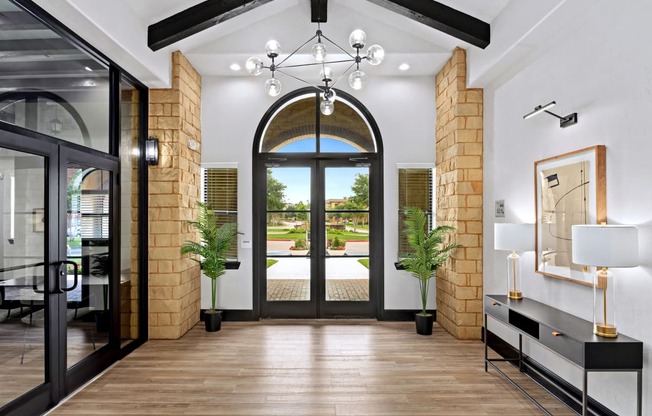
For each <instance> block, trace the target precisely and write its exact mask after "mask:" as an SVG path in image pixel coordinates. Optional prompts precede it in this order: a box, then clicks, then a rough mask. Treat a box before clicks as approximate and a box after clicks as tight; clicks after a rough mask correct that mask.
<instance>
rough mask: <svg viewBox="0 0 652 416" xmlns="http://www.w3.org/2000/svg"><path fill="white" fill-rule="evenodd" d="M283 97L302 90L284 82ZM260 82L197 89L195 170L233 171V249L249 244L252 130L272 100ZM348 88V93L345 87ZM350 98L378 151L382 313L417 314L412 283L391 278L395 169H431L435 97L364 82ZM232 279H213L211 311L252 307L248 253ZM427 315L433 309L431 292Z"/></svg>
mask: <svg viewBox="0 0 652 416" xmlns="http://www.w3.org/2000/svg"><path fill="white" fill-rule="evenodd" d="M281 81H282V82H283V88H284V90H283V93H287V92H290V91H292V90H294V89H297V88H300V87H302V85H301V84H299V83H298V82H293V81H292V80H288V79H287V78H283V79H282V80H281ZM263 83H264V79H263V78H244V77H228V78H227V77H204V78H203V83H202V164H208V163H220V162H221V163H229V162H237V163H238V209H239V214H238V223H239V224H238V228H239V231H241V232H242V233H244V235H240V236H239V241H242V240H249V241H251V240H252V177H251V172H252V171H251V169H252V160H251V159H252V146H253V140H254V135H255V132H256V128H257V127H258V123H259V122H260V120H261V118H262V117H263V115H264V114H265V112H266V111H267V109H268V108H269V107H270V106H271V105H272V104H273V103H274V101H275V100H274V99H272V98H270V97H268V96H267V95H266V94H265V91H264V88H263ZM347 88H348V86H347ZM347 92H349V93H351V94H353V95H354V96H355V97H356V98H357V99H359V100H360V101H361V102H362V103H363V104H364V105H365V106H366V107H367V109H369V111H370V112H371V114H372V115H373V116H374V118H375V120H376V122H377V123H378V127H379V129H380V132H381V135H382V140H383V144H384V181H385V189H384V192H385V258H384V265H385V308H386V309H418V308H419V307H420V300H419V295H418V293H419V292H418V284H417V281H416V279H414V278H412V277H410V276H409V275H408V274H407V273H406V272H402V271H401V272H399V271H396V270H395V268H394V261H396V253H397V251H398V235H397V234H398V216H397V212H398V205H397V203H398V202H397V197H396V195H397V192H398V178H397V167H396V164H397V163H434V161H435V140H434V137H435V92H434V79H433V78H431V77H413V78H409V77H407V78H406V77H401V78H398V77H396V78H393V77H370V78H369V82H368V85H367V86H366V89H364V90H362V91H355V92H352V91H350V90H347ZM239 260H240V261H241V262H242V264H241V266H240V269H239V270H237V271H227V272H226V275H225V276H223V277H222V278H220V279H221V280H220V283H219V287H218V298H219V299H218V304H219V307H220V308H224V309H251V308H252V307H253V294H252V290H253V289H252V287H253V268H252V250H251V249H243V248H240V249H239ZM431 293H433V295H432V299H431V305H429V307H432V308H434V307H435V306H434V290H433V291H432V292H431ZM209 305H210V284H209V282H208V280H207V279H205V278H203V279H202V308H207V307H209Z"/></svg>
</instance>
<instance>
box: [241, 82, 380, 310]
mask: <svg viewBox="0 0 652 416" xmlns="http://www.w3.org/2000/svg"><path fill="white" fill-rule="evenodd" d="M318 93H319V90H316V89H315V88H313V87H306V88H301V89H299V90H296V91H293V92H291V93H289V94H287V95H285V96H284V97H282V98H281V99H279V100H278V101H277V102H276V103H274V104H273V105H272V106H271V107H270V108H269V110H268V111H267V112H266V113H265V115H264V116H263V118H262V119H261V121H260V123H259V125H258V128H257V130H256V136H255V139H254V144H253V155H252V160H253V164H252V167H253V172H252V178H253V187H252V189H253V262H254V264H253V273H254V281H253V299H254V307H253V314H254V317H255V318H259V319H260V318H267V317H278V318H335V317H338V318H341V317H365V318H380V317H382V311H383V310H384V264H383V258H384V255H383V254H384V251H383V250H384V245H383V241H384V232H383V230H384V224H383V221H384V204H383V189H384V188H383V157H382V155H383V146H382V139H381V135H380V130H379V129H378V125H377V124H376V121H375V120H374V118H373V116H372V115H371V113H370V112H369V110H367V108H366V107H365V106H364V105H362V103H360V102H359V101H358V100H357V99H355V98H354V97H353V96H351V95H350V94H348V93H346V92H344V91H340V90H337V96H338V97H341V98H342V99H344V100H345V101H346V102H347V104H349V105H351V106H353V107H355V108H356V109H357V110H358V111H359V112H360V114H361V115H362V117H363V118H364V119H365V121H366V122H367V123H368V125H369V127H370V128H371V130H372V133H373V135H374V139H375V141H376V153H261V152H260V151H259V149H260V144H261V141H262V140H263V134H264V131H265V128H266V127H267V125H268V123H269V122H270V120H271V119H272V117H273V116H274V115H275V114H276V113H277V111H279V110H280V109H281V108H282V107H283V106H284V105H285V104H286V103H288V102H291V101H293V100H295V99H297V98H299V97H302V96H306V97H308V96H310V95H314V96H315V106H316V113H317V117H318V118H319V117H321V113H320V111H319V99H318V98H319V96H318ZM316 137H319V120H317V123H316ZM356 163H363V164H364V165H365V166H368V167H369V188H370V195H369V215H370V218H369V222H370V229H369V232H370V236H373V239H371V238H370V241H369V259H370V263H369V295H370V301H369V303H368V304H367V305H363V304H364V303H366V302H346V301H330V302H327V305H328V306H326V307H320V303H324V302H325V301H324V299H325V293H321V292H320V291H319V286H321V285H319V284H313V283H312V281H311V297H310V298H311V300H310V301H303V302H301V301H296V302H279V301H274V302H273V303H274V304H275V305H274V306H273V308H272V310H271V312H272V313H271V314H270V310H269V307H268V306H269V305H266V303H267V293H266V266H267V263H266V259H267V253H266V251H267V250H266V238H267V236H266V208H267V207H266V183H267V181H266V168H267V167H268V166H270V165H273V166H280V167H290V166H306V167H310V168H311V170H312V172H313V175H312V176H311V189H323V187H324V183H323V173H321V172H323V169H324V168H323V167H322V166H328V165H330V166H336V165H337V164H347V165H348V166H355V164H356ZM320 171H321V172H320ZM311 194H312V195H311V207H322V208H319V209H311V225H310V226H311V234H312V235H313V236H315V235H317V233H319V232H320V231H319V230H318V229H317V227H318V226H319V224H320V223H321V221H323V219H319V218H317V215H318V212H321V211H322V209H323V206H324V205H325V203H324V201H323V197H322V200H320V199H319V198H320V197H319V196H318V194H321V193H319V192H311ZM311 240H312V241H311V250H310V253H311V254H310V256H311V260H312V261H311V275H312V276H318V272H319V269H318V267H320V264H322V263H323V261H324V260H321V261H320V262H317V261H315V260H317V256H319V255H323V253H325V247H323V245H324V242H323V241H320V240H321V239H315V238H311ZM320 253H322V254H320ZM318 263H319V264H318ZM324 284H325V282H324ZM269 303H271V302H269ZM308 304H310V306H308V307H310V308H313V310H312V311H311V312H312V313H306V311H305V308H306V307H307V305H308ZM356 304H357V305H356Z"/></svg>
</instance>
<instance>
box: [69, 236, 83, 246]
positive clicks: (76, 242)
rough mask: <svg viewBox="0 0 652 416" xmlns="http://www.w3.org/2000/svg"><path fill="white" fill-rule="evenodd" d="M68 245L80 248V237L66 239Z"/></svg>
mask: <svg viewBox="0 0 652 416" xmlns="http://www.w3.org/2000/svg"><path fill="white" fill-rule="evenodd" d="M68 245H69V246H70V247H79V246H81V237H75V238H70V237H68Z"/></svg>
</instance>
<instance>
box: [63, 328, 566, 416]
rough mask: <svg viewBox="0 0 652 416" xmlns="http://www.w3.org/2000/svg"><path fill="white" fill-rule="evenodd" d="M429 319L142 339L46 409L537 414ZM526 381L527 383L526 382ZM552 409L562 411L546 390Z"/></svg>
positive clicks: (471, 350)
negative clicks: (423, 330) (428, 325)
mask: <svg viewBox="0 0 652 416" xmlns="http://www.w3.org/2000/svg"><path fill="white" fill-rule="evenodd" d="M483 354H484V352H483V345H482V343H480V342H479V341H458V340H456V339H454V338H453V337H452V336H450V335H449V334H448V333H446V332H445V331H444V330H442V329H441V328H439V326H437V325H435V331H434V334H433V335H432V336H429V337H428V336H425V337H424V336H419V335H416V334H415V332H414V324H413V323H404V322H376V321H342V320H317V321H294V320H287V321H285V320H275V321H262V322H255V323H232V322H227V323H224V324H223V325H222V330H221V331H220V332H218V333H206V332H205V331H204V330H203V327H202V326H201V323H200V325H197V326H196V327H195V328H193V329H192V330H191V331H190V332H189V333H188V334H187V335H186V336H184V337H183V338H182V339H180V340H176V341H149V342H147V343H146V344H145V345H144V346H143V347H141V348H139V349H138V350H137V351H135V352H134V353H132V354H131V355H129V356H128V357H127V358H125V359H124V360H123V361H121V362H120V363H118V364H117V365H116V366H115V367H113V368H112V369H110V370H109V371H108V372H107V373H105V374H104V375H102V376H101V377H100V378H98V379H97V380H96V381H94V382H93V383H92V384H90V385H88V386H87V387H86V388H84V389H83V390H82V391H80V392H78V393H77V394H76V395H75V396H73V397H72V398H70V399H69V400H68V401H66V402H65V403H63V404H62V405H60V406H59V407H58V408H57V409H55V410H54V411H52V412H51V414H52V415H59V416H63V415H107V414H111V415H122V416H127V415H410V416H416V415H450V416H455V415H479V416H482V415H500V416H508V415H519V416H522V415H540V414H542V413H541V411H540V410H539V409H537V408H536V406H534V405H533V404H532V403H531V402H529V401H528V400H527V399H525V398H524V397H523V396H522V395H521V394H520V393H519V392H517V391H516V390H515V389H514V388H513V387H511V385H509V384H508V383H507V382H506V381H504V380H503V379H502V378H501V377H500V376H499V375H498V374H496V372H492V371H490V372H489V373H485V372H484V365H483V358H484V355H483ZM535 389H536V387H535ZM540 395H541V396H542V397H541V399H542V401H543V402H544V403H545V405H546V406H547V407H549V410H550V411H551V412H552V413H553V414H555V415H558V414H559V415H570V414H573V413H572V412H570V411H569V410H567V409H566V408H565V407H564V406H563V405H561V404H560V403H558V402H557V401H556V400H554V399H553V398H550V397H549V396H547V394H545V393H540Z"/></svg>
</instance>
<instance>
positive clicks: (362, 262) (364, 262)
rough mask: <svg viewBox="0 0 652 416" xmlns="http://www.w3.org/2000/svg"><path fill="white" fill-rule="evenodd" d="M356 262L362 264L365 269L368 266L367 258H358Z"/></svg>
mask: <svg viewBox="0 0 652 416" xmlns="http://www.w3.org/2000/svg"><path fill="white" fill-rule="evenodd" d="M358 263H360V264H362V265H363V266H364V267H366V268H367V269H368V268H369V259H358Z"/></svg>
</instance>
